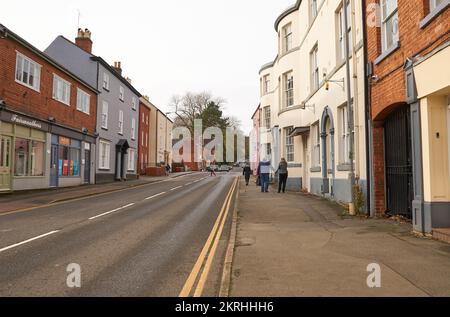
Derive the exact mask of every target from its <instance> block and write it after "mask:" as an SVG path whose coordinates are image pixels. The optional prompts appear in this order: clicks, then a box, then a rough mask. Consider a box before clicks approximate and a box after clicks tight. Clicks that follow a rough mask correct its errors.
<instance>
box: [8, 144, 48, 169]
mask: <svg viewBox="0 0 450 317" xmlns="http://www.w3.org/2000/svg"><path fill="white" fill-rule="evenodd" d="M44 155H45V143H44V142H38V141H32V140H27V139H21V138H16V142H15V162H14V164H15V165H14V176H17V177H24V176H43V175H44V160H45V156H44Z"/></svg>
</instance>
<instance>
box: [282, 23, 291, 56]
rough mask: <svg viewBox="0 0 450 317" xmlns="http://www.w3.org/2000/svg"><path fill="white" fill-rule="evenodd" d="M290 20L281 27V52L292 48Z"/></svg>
mask: <svg viewBox="0 0 450 317" xmlns="http://www.w3.org/2000/svg"><path fill="white" fill-rule="evenodd" d="M292 43H293V41H292V22H291V23H288V24H286V25H285V26H284V27H283V53H287V52H289V51H291V50H292Z"/></svg>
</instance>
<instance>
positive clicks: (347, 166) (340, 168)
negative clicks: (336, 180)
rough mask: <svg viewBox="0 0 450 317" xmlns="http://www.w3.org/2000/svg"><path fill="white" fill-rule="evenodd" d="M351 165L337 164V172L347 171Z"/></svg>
mask: <svg viewBox="0 0 450 317" xmlns="http://www.w3.org/2000/svg"><path fill="white" fill-rule="evenodd" d="M351 169H352V167H351V165H350V164H339V165H338V166H337V170H338V172H349V171H351Z"/></svg>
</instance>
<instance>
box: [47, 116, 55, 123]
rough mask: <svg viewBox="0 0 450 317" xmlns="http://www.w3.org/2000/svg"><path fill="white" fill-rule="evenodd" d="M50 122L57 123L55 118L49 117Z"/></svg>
mask: <svg viewBox="0 0 450 317" xmlns="http://www.w3.org/2000/svg"><path fill="white" fill-rule="evenodd" d="M48 121H50V122H56V119H55V117H48Z"/></svg>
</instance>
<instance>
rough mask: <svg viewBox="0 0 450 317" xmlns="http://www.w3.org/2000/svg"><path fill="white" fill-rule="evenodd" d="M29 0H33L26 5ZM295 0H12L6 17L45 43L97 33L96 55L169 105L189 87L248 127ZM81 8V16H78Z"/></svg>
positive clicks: (1, 15) (2, 15) (1, 16)
mask: <svg viewBox="0 0 450 317" xmlns="http://www.w3.org/2000/svg"><path fill="white" fill-rule="evenodd" d="M25 3H26V4H25ZM293 3H295V0H171V1H170V0H164V1H162V0H146V1H143V0H140V1H139V0H128V1H117V0H110V1H99V0H95V1H94V0H77V1H73V0H64V1H61V0H58V1H56V0H40V1H32V0H26V1H5V2H4V3H2V9H1V11H0V23H1V24H3V25H5V26H6V27H8V28H9V29H11V30H12V31H13V32H15V33H16V34H18V35H19V36H21V37H23V38H24V39H25V40H27V41H28V42H30V43H31V44H33V45H34V46H36V47H37V48H39V49H41V50H45V48H46V47H47V46H48V45H49V44H50V43H51V42H52V41H53V40H54V39H55V38H56V37H57V36H58V35H63V36H65V37H66V38H68V39H70V40H74V39H75V37H76V35H77V29H78V26H79V27H82V28H83V29H84V28H88V29H89V30H91V32H92V40H93V42H94V44H93V54H95V55H99V56H101V57H103V58H104V59H105V60H106V61H108V62H109V63H110V64H113V63H114V62H115V61H121V62H122V69H123V75H124V76H125V77H129V78H131V80H132V84H133V86H135V88H136V89H138V91H140V92H141V94H143V95H148V96H149V97H150V100H151V101H152V102H153V103H154V104H155V105H156V106H158V107H159V108H160V109H161V110H162V111H165V112H168V111H170V110H171V109H170V107H169V103H170V99H171V97H172V96H174V95H183V94H184V93H186V92H188V91H189V92H202V91H208V92H210V93H211V94H213V95H214V96H216V97H221V98H224V99H225V100H226V101H227V104H226V106H225V114H226V115H228V116H236V117H237V118H238V119H239V120H240V121H241V122H242V128H243V130H244V131H246V132H249V131H250V130H251V127H252V122H251V116H252V114H253V113H254V111H255V110H256V107H257V106H258V104H259V75H258V71H259V69H260V68H261V66H262V65H263V64H265V63H267V62H270V61H272V60H273V59H274V58H275V56H276V52H277V40H276V36H277V35H276V33H275V29H274V22H275V19H276V18H277V17H278V16H279V15H280V14H281V13H282V12H283V10H284V9H286V8H287V7H289V6H290V5H292V4H293ZM79 13H80V15H79Z"/></svg>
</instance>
